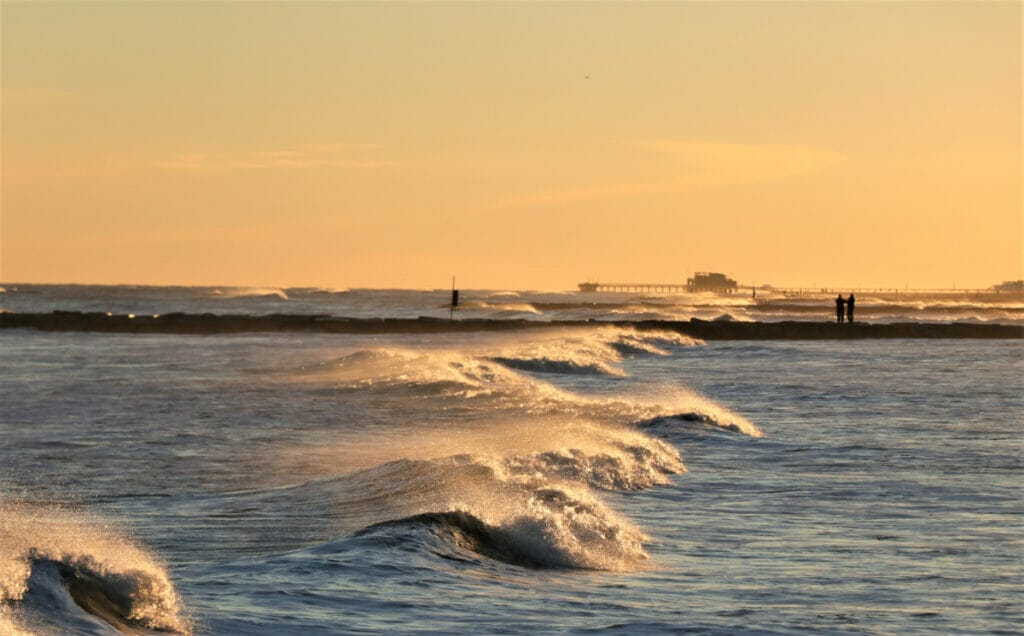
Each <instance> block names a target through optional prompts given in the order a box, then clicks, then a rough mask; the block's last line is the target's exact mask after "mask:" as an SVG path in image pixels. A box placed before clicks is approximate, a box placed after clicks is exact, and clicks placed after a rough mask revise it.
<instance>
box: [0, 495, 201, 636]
mask: <svg viewBox="0 0 1024 636" xmlns="http://www.w3.org/2000/svg"><path fill="white" fill-rule="evenodd" d="M0 537H3V540H4V545H3V548H4V549H3V551H2V552H0V608H4V609H3V611H0V630H3V629H9V630H10V631H12V632H14V633H18V632H19V631H20V632H22V633H33V632H36V631H42V632H44V633H50V632H52V631H57V632H61V633H68V632H70V633H108V632H109V631H110V628H114V629H116V630H118V631H122V632H131V633H134V632H137V631H138V630H140V629H142V630H156V631H163V632H172V633H178V634H190V633H191V632H192V626H191V623H190V621H189V619H188V618H187V617H186V616H185V614H184V611H183V608H182V605H181V600H180V599H179V597H178V594H177V592H176V591H175V589H174V585H173V584H172V583H171V581H170V578H169V577H168V575H167V572H166V571H165V569H164V568H163V567H162V566H161V565H160V564H159V563H158V562H157V561H156V560H155V559H154V558H153V557H152V556H150V555H149V554H147V553H146V552H144V551H143V550H142V549H140V548H139V547H137V546H136V545H135V544H134V543H132V542H131V541H129V540H128V539H126V538H125V537H123V536H121V535H119V534H118V533H116V532H113V531H111V530H110V529H109V528H107V527H105V526H103V525H102V524H100V523H98V522H96V521H94V520H90V519H88V518H87V517H85V516H84V515H82V514H78V513H73V512H71V511H69V510H64V509H60V508H53V507H42V506H36V505H28V504H22V503H17V502H2V501H0ZM5 621H6V623H5Z"/></svg>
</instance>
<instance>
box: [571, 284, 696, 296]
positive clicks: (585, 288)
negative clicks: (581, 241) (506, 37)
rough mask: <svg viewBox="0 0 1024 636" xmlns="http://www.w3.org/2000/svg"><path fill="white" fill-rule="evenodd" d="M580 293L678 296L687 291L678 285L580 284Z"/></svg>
mask: <svg viewBox="0 0 1024 636" xmlns="http://www.w3.org/2000/svg"><path fill="white" fill-rule="evenodd" d="M579 286H580V291H581V292H620V293H625V294H680V293H683V292H686V291H689V289H688V288H687V287H686V285H680V284H678V283H675V284H673V283H580V285H579Z"/></svg>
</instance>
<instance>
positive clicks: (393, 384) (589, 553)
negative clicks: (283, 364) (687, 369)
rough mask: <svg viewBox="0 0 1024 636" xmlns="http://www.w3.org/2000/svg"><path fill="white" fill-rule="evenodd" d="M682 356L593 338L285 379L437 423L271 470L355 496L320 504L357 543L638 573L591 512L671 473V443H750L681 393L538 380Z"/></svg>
mask: <svg viewBox="0 0 1024 636" xmlns="http://www.w3.org/2000/svg"><path fill="white" fill-rule="evenodd" d="M495 340H497V342H495ZM697 344H700V343H699V341H695V340H693V339H690V338H687V337H685V336H681V335H678V334H676V333H670V332H649V331H637V330H632V329H621V328H598V329H589V330H579V329H578V330H565V331H562V332H558V333H554V334H552V333H544V334H534V335H533V337H532V338H531V339H528V340H527V341H526V342H524V341H523V339H522V338H515V339H510V338H501V337H499V338H497V339H495V338H492V339H481V340H477V341H476V344H475V345H474V346H473V347H466V348H461V347H460V349H459V350H455V349H453V348H450V347H449V348H436V347H429V348H415V347H408V348H400V347H387V348H378V349H362V350H357V351H353V352H350V353H347V354H345V355H342V356H341V357H337V358H333V359H329V360H327V361H325V362H323V363H321V364H319V365H316V366H315V367H312V368H308V369H302V370H300V373H298V374H296V375H297V376H298V378H299V380H300V381H312V382H316V383H325V384H326V385H328V386H332V387H333V388H334V389H335V390H340V391H343V392H356V393H358V394H359V395H360V397H366V398H367V399H378V398H379V397H382V396H384V395H391V393H392V392H400V394H401V396H402V397H403V398H410V399H415V400H424V399H426V401H419V402H417V403H418V405H419V406H418V407H417V409H416V410H415V411H411V412H410V413H411V414H412V413H416V412H422V409H425V408H437V409H439V411H438V412H439V413H443V415H442V416H441V417H436V418H435V417H429V416H427V419H429V420H430V421H431V422H432V425H431V427H430V428H429V429H424V428H423V427H421V426H417V423H416V422H415V421H399V422H396V421H389V422H388V423H387V425H386V426H383V427H382V428H381V429H379V432H378V433H376V434H374V433H373V432H371V431H369V430H368V431H367V432H366V433H364V434H361V435H360V436H359V437H358V438H357V439H348V440H346V441H345V442H344V443H343V444H338V445H336V446H331V445H330V444H327V445H325V444H323V443H317V444H316V445H313V444H310V445H306V446H302V447H299V448H296V449H295V450H294V452H293V453H291V454H289V455H287V456H285V457H282V458H281V461H282V463H283V465H287V466H297V465H301V466H303V470H305V471H307V472H308V473H309V475H310V476H311V477H315V479H314V480H313V481H311V482H310V483H311V484H313V483H314V482H315V483H316V484H317V486H316V488H318V489H323V488H326V489H327V491H328V493H330V492H334V491H337V492H338V493H368V494H367V497H369V499H367V497H363V496H359V497H356V496H355V495H351V496H350V495H342V494H338V495H331V494H327V495H326V496H327V497H328V498H330V499H331V500H332V501H334V502H335V505H337V506H338V507H339V509H341V510H345V511H348V513H350V514H351V515H352V516H353V518H354V519H359V520H362V522H363V523H361V524H360V525H359V526H358V528H362V529H361V530H359V531H358V533H357V535H356V536H357V537H358V538H359V539H360V540H364V541H372V540H374V537H377V538H384V539H386V541H385V543H386V544H387V545H392V543H391V542H392V541H398V542H399V543H402V542H404V541H411V542H413V543H414V544H415V545H417V546H419V547H420V548H422V549H423V550H426V551H429V552H434V553H436V554H442V555H443V556H447V557H450V558H454V559H473V558H487V559H493V560H497V561H501V562H505V563H510V564H514V565H521V566H527V567H551V568H580V569H597V570H630V569H634V568H637V567H640V566H641V565H642V564H643V563H644V562H645V561H646V560H647V558H648V555H647V553H646V551H645V548H644V544H645V541H646V537H645V535H644V533H643V532H642V531H641V530H640V529H639V528H638V527H637V526H636V525H634V524H633V523H632V522H631V521H630V520H628V519H626V518H624V517H622V516H621V515H619V514H618V513H616V512H615V511H614V510H612V509H611V508H610V507H609V505H608V504H607V503H606V501H605V498H606V497H609V496H612V495H610V493H615V492H622V491H637V490H644V489H649V488H654V487H658V486H661V485H665V484H668V483H670V482H671V479H672V478H673V476H675V475H679V474H682V473H684V472H685V471H686V466H685V465H684V463H683V461H682V458H681V456H680V453H679V451H678V450H677V448H676V447H675V446H673V445H672V444H671V443H670V442H669V440H670V439H671V438H673V435H674V434H675V433H677V432H679V431H687V430H699V429H705V428H709V427H710V428H714V429H715V430H719V431H722V432H728V433H739V434H743V435H747V436H750V437H760V436H761V435H762V433H761V431H760V430H759V429H758V428H757V427H756V426H755V425H754V424H752V423H751V422H749V421H748V420H746V419H745V418H744V417H742V416H741V415H739V414H737V413H734V412H732V411H731V410H729V409H727V408H725V407H723V406H721V405H719V404H716V403H715V402H713V401H712V400H709V399H707V398H705V397H703V396H701V395H699V394H698V393H696V392H694V391H691V390H689V389H686V388H685V387H679V386H668V385H655V386H644V387H640V388H634V392H633V393H627V392H620V393H617V394H615V395H614V396H611V397H608V396H607V395H600V396H593V395H586V394H584V393H580V392H576V391H572V390H569V389H566V388H563V387H560V386H557V385H556V384H554V383H553V380H555V379H556V378H555V377H553V376H555V375H563V376H565V375H569V376H576V375H580V374H597V375H602V376H604V375H611V376H622V375H625V371H624V370H623V368H622V366H620V365H621V363H622V362H623V361H624V360H625V359H626V358H627V357H630V356H664V355H669V354H670V353H671V352H672V350H673V349H674V348H678V347H690V346H695V345H697ZM412 417H413V418H415V415H412ZM655 422H661V424H656V423H655ZM292 474H294V472H293V473H292ZM325 479H326V481H324V480H325ZM312 487H313V486H312V485H311V486H310V488H312ZM318 492H319V491H318ZM323 496H324V493H322V492H320V494H318V495H316V497H319V498H320V499H321V500H322V499H323ZM384 539H382V540H384ZM342 543H344V542H342ZM474 555H475V556H474Z"/></svg>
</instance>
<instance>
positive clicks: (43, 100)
mask: <svg viewBox="0 0 1024 636" xmlns="http://www.w3.org/2000/svg"><path fill="white" fill-rule="evenodd" d="M80 98H81V95H79V94H78V93H75V92H72V91H66V90H62V89H58V88H42V87H38V86H23V87H14V88H5V89H3V91H0V101H3V103H4V104H6V105H8V106H13V105H17V104H25V105H30V106H38V105H41V104H53V103H60V102H70V101H74V100H77V99H80Z"/></svg>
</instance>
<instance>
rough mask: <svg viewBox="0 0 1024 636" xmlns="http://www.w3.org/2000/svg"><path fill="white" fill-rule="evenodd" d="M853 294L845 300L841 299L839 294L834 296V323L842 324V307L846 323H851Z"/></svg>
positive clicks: (841, 296)
mask: <svg viewBox="0 0 1024 636" xmlns="http://www.w3.org/2000/svg"><path fill="white" fill-rule="evenodd" d="M854 300H855V299H854V297H853V294H850V297H849V298H847V299H846V300H844V299H843V295H842V294H839V295H838V296H836V322H843V306H844V305H845V306H846V322H853V303H854Z"/></svg>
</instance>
